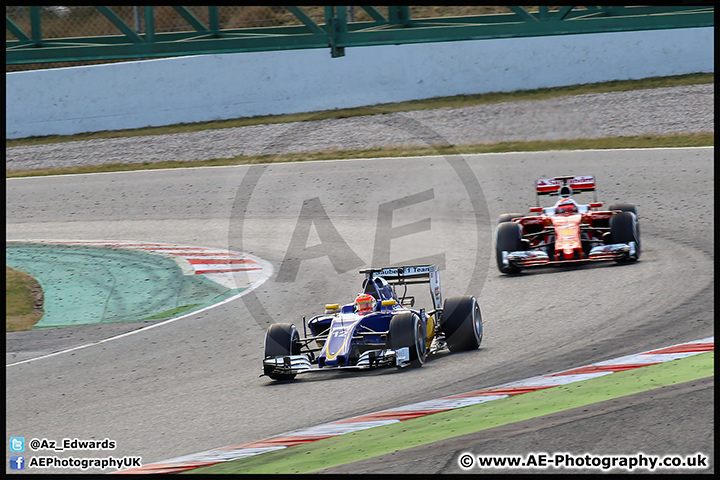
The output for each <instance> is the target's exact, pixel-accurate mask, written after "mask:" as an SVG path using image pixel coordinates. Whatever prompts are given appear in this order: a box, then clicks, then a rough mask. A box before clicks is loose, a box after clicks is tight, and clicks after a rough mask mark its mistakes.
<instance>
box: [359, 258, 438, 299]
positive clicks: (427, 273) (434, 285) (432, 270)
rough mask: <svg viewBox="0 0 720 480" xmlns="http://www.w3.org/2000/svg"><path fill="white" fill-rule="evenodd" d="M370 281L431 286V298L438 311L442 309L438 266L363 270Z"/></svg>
mask: <svg viewBox="0 0 720 480" xmlns="http://www.w3.org/2000/svg"><path fill="white" fill-rule="evenodd" d="M360 273H363V274H365V276H366V277H367V278H368V279H372V278H373V277H382V278H384V279H385V280H386V281H387V282H388V283H389V284H390V285H412V284H418V283H428V284H430V296H431V297H432V299H433V305H434V307H435V309H436V310H440V309H442V289H441V287H440V269H439V268H438V266H437V265H409V266H402V267H385V268H371V269H368V270H361V271H360Z"/></svg>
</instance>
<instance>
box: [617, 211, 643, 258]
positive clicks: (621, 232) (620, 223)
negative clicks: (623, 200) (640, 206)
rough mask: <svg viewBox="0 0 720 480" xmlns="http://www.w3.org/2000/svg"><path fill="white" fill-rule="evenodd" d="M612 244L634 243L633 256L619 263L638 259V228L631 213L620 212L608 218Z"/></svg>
mask: <svg viewBox="0 0 720 480" xmlns="http://www.w3.org/2000/svg"><path fill="white" fill-rule="evenodd" d="M610 237H611V238H612V243H630V242H635V256H634V257H629V258H627V259H623V260H620V261H631V262H632V261H635V260H637V259H638V258H640V227H639V225H638V221H637V216H635V214H634V213H633V212H630V211H627V212H620V213H616V214H615V215H613V216H612V218H610Z"/></svg>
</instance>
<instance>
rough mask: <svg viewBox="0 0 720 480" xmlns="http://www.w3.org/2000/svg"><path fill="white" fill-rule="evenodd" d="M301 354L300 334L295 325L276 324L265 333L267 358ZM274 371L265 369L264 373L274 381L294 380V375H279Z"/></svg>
mask: <svg viewBox="0 0 720 480" xmlns="http://www.w3.org/2000/svg"><path fill="white" fill-rule="evenodd" d="M299 354H300V334H299V333H298V331H297V328H295V325H292V324H289V323H274V324H272V325H270V328H268V329H267V332H265V358H273V357H284V356H287V355H299ZM272 371H273V369H272V368H268V367H264V373H265V375H267V376H268V377H270V378H272V379H273V380H292V379H294V378H295V376H296V374H294V373H287V374H285V373H283V374H277V373H272Z"/></svg>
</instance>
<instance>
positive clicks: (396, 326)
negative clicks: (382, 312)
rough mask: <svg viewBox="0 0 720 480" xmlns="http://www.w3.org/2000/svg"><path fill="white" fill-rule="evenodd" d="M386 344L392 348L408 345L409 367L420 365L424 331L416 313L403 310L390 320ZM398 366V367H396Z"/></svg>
mask: <svg viewBox="0 0 720 480" xmlns="http://www.w3.org/2000/svg"><path fill="white" fill-rule="evenodd" d="M388 346H389V347H390V348H391V349H392V350H398V349H400V348H403V347H408V349H409V350H410V367H420V366H422V365H423V364H424V363H425V355H426V354H427V352H426V350H425V332H424V330H423V326H422V322H421V321H420V318H418V316H417V315H415V314H413V313H410V312H405V313H398V314H397V315H395V316H393V317H392V319H391V320H390V330H389V332H388ZM398 368H400V367H398Z"/></svg>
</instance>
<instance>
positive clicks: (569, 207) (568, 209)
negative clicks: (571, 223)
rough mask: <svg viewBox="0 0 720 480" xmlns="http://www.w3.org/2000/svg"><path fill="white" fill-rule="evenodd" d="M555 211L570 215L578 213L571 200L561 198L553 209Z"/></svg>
mask: <svg viewBox="0 0 720 480" xmlns="http://www.w3.org/2000/svg"><path fill="white" fill-rule="evenodd" d="M555 213H557V214H558V215H571V214H573V213H578V208H577V205H575V202H573V201H572V200H563V201H562V202H560V204H559V205H558V206H557V208H556V209H555Z"/></svg>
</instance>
